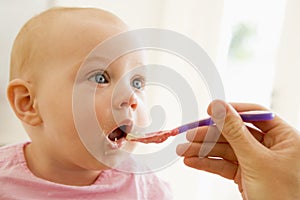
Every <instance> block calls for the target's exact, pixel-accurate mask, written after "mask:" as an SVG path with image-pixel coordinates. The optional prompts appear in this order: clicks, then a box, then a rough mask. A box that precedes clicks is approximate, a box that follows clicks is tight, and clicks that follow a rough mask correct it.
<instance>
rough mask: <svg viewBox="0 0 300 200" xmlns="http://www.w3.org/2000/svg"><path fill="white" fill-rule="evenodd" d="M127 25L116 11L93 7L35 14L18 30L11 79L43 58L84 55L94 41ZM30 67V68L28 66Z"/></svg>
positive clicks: (92, 45) (31, 67) (62, 9)
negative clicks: (114, 12) (116, 14)
mask: <svg viewBox="0 0 300 200" xmlns="http://www.w3.org/2000/svg"><path fill="white" fill-rule="evenodd" d="M125 28H126V25H125V23H123V22H122V21H121V20H120V19H119V18H118V17H116V16H115V15H113V14H111V13H109V12H106V11H104V10H100V9H93V8H55V9H50V10H47V11H45V12H43V13H41V14H40V15H38V16H36V17H34V18H32V19H31V20H30V21H29V22H28V23H26V24H25V25H24V27H23V28H22V29H21V31H20V33H19V34H18V36H17V38H16V40H15V43H14V47H13V50H12V54H11V79H13V78H16V77H18V76H20V75H22V74H25V73H26V71H28V70H29V71H35V70H38V69H39V68H36V69H33V66H42V65H43V64H44V63H43V62H47V63H50V62H53V61H54V60H58V61H59V62H63V61H64V60H66V59H68V58H70V59H72V58H76V57H77V58H78V59H81V58H82V57H83V56H84V55H85V54H87V53H88V52H89V51H90V50H91V49H92V48H93V47H94V46H95V45H97V44H98V43H100V42H101V41H103V40H105V39H106V38H107V37H109V36H111V35H113V34H117V33H119V32H121V31H122V30H124V29H125ZM29 67H30V69H29Z"/></svg>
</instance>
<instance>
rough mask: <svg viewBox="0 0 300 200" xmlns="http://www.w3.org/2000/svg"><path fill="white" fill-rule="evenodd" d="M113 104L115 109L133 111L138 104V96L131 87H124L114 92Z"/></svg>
mask: <svg viewBox="0 0 300 200" xmlns="http://www.w3.org/2000/svg"><path fill="white" fill-rule="evenodd" d="M113 98H114V106H115V107H116V108H117V109H128V108H130V109H131V110H133V111H135V110H136V108H137V106H138V97H137V95H136V94H135V92H134V90H132V89H125V88H123V90H121V91H119V92H118V93H115V95H114V97H113Z"/></svg>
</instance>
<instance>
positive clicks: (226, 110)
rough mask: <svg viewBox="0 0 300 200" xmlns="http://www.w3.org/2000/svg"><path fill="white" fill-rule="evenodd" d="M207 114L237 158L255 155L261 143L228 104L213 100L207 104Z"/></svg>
mask: <svg viewBox="0 0 300 200" xmlns="http://www.w3.org/2000/svg"><path fill="white" fill-rule="evenodd" d="M208 114H209V115H211V117H212V119H213V120H214V122H215V123H216V126H217V127H218V129H219V130H220V131H221V132H222V135H223V136H224V137H225V138H226V140H227V141H228V142H229V143H230V145H231V146H232V148H233V150H234V152H235V153H236V155H237V157H238V158H240V159H244V158H245V157H249V156H255V155H257V151H259V150H258V149H257V148H259V146H260V145H261V144H260V143H259V142H258V141H257V140H256V139H255V138H254V137H253V135H252V134H251V133H250V131H249V130H248V129H247V127H246V126H245V124H244V122H243V121H242V119H241V117H240V116H239V114H238V113H237V111H236V110H235V109H234V108H233V107H232V106H231V105H230V104H227V103H225V102H224V101H221V100H215V101H213V102H212V103H211V104H210V105H209V107H208ZM249 149H251V151H249Z"/></svg>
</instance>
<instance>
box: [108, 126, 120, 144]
mask: <svg viewBox="0 0 300 200" xmlns="http://www.w3.org/2000/svg"><path fill="white" fill-rule="evenodd" d="M123 135H124V132H123V131H122V130H120V129H119V128H117V129H116V130H114V131H113V132H112V133H110V134H109V136H108V138H109V139H110V140H111V141H115V140H118V139H120V138H121V137H123Z"/></svg>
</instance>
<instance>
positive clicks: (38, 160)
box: [24, 144, 101, 186]
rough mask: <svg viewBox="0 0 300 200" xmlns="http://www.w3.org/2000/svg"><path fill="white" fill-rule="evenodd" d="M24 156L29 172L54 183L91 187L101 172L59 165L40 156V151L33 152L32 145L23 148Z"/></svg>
mask: <svg viewBox="0 0 300 200" xmlns="http://www.w3.org/2000/svg"><path fill="white" fill-rule="evenodd" d="M24 155H25V159H26V163H27V167H28V168H29V170H30V171H31V172H32V173H33V174H34V175H35V176H37V177H39V178H41V179H45V180H48V181H51V182H54V183H59V184H64V185H73V186H87V185H92V184H93V183H94V182H95V181H96V180H97V178H98V176H99V174H100V173H101V171H99V170H88V169H84V168H80V167H78V166H74V165H73V166H69V167H66V165H65V164H64V165H59V164H58V163H57V162H54V161H53V160H49V159H47V158H46V157H45V156H44V155H40V151H35V150H34V146H33V145H32V144H28V145H27V146H25V148H24Z"/></svg>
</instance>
